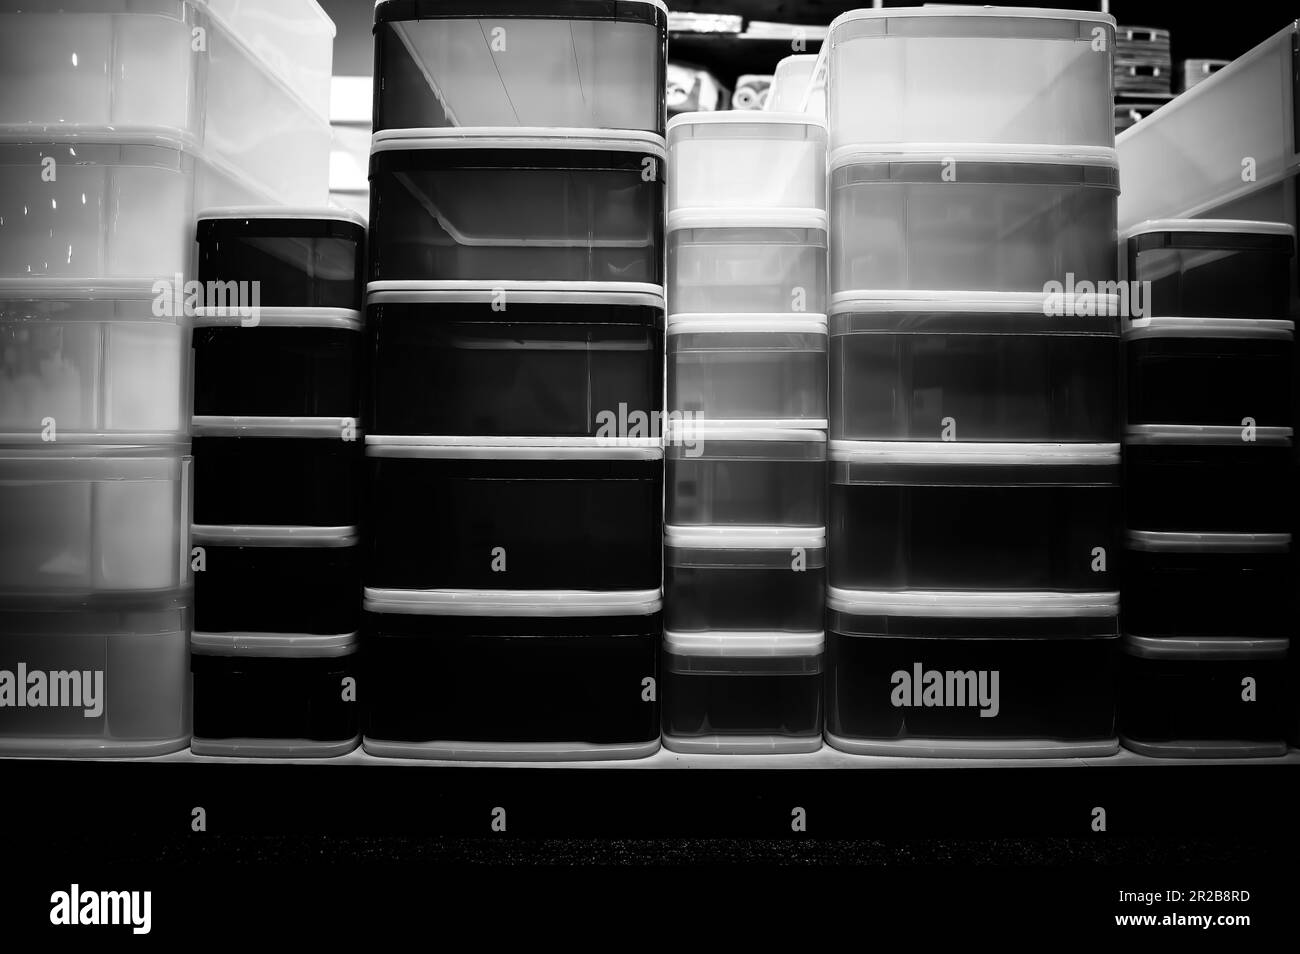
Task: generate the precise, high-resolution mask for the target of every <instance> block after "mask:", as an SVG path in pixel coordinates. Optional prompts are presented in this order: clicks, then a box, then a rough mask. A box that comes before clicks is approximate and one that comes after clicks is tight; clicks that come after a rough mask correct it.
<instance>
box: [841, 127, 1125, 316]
mask: <svg viewBox="0 0 1300 954" xmlns="http://www.w3.org/2000/svg"><path fill="white" fill-rule="evenodd" d="M976 115H978V111H976ZM1118 195H1119V164H1118V162H1117V161H1116V158H1115V150H1113V149H1101V148H1094V149H1083V148H1077V149H1053V148H1050V147H1043V146H1039V147H1031V146H1022V147H1018V148H1015V149H1013V148H1012V147H1000V149H999V151H997V152H987V153H976V152H972V151H971V150H970V147H964V146H961V145H943V146H924V147H918V148H916V149H911V150H909V149H905V148H903V147H895V148H892V149H890V150H885V149H883V148H882V149H880V150H877V151H874V152H873V151H866V150H856V151H855V150H853V149H846V150H840V151H837V152H836V153H834V154H832V156H831V162H830V207H831V265H830V271H831V291H832V292H843V291H854V290H859V289H868V290H884V289H896V290H943V291H949V290H951V291H958V290H960V291H995V292H1039V293H1043V292H1045V291H1046V289H1047V286H1048V283H1050V282H1059V283H1061V284H1062V285H1065V284H1067V283H1069V282H1073V283H1076V284H1077V283H1080V282H1090V283H1096V282H1104V281H1111V282H1113V281H1114V280H1115V279H1116V277H1117V272H1118V269H1119V261H1118V252H1117V248H1116V245H1117V240H1116V234H1117V233H1116V225H1115V208H1116V206H1115V202H1116V198H1117V196H1118Z"/></svg>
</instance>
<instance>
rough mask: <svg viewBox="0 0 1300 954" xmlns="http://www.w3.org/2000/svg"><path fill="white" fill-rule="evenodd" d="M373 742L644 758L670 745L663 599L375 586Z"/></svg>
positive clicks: (392, 752)
mask: <svg viewBox="0 0 1300 954" xmlns="http://www.w3.org/2000/svg"><path fill="white" fill-rule="evenodd" d="M365 609H366V614H365V619H366V622H365V635H364V640H365V648H364V651H365V658H366V665H367V667H368V668H367V683H366V691H367V693H368V698H369V700H370V702H369V704H368V706H369V708H368V716H369V724H368V727H367V729H366V738H365V748H366V751H367V752H368V753H370V754H371V755H380V756H394V757H401V758H428V759H469V760H503V761H506V760H508V761H556V760H576V759H581V760H591V759H632V758H642V757H644V756H647V755H653V754H654V753H655V752H657V751H658V750H659V703H658V701H657V700H658V699H659V698H661V697H662V696H663V692H664V690H663V689H662V688H657V687H656V682H657V680H658V679H659V636H660V631H661V627H662V623H661V618H660V609H661V601H660V598H659V592H658V591H657V590H653V591H649V592H644V593H623V594H616V593H593V592H574V591H558V592H555V591H546V592H528V591H495V592H491V593H484V592H478V591H468V590H461V591H443V592H431V593H423V594H411V593H400V592H391V591H390V592H379V591H372V590H367V593H366V603H365Z"/></svg>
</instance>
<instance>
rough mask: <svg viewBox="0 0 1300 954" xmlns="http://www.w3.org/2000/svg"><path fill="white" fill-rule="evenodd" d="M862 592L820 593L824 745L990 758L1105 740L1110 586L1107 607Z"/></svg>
mask: <svg viewBox="0 0 1300 954" xmlns="http://www.w3.org/2000/svg"><path fill="white" fill-rule="evenodd" d="M980 595H985V594H980ZM863 596H868V597H869V595H868V594H861V593H858V594H849V593H848V591H840V590H837V591H833V594H832V598H831V601H830V604H829V605H830V611H829V620H828V627H829V628H828V631H827V634H826V668H827V679H826V733H827V738H828V740H829V741H830V743H831V744H832V745H834V746H835V747H836V748H839V749H843V750H844V751H848V752H855V753H859V754H869V755H905V756H927V755H928V756H950V757H953V756H955V757H962V756H983V757H997V758H1016V757H1019V756H1036V757H1051V756H1056V757H1068V756H1075V757H1082V756H1088V755H1109V754H1112V753H1113V752H1115V751H1116V750H1117V748H1118V744H1117V741H1116V734H1115V708H1116V696H1117V684H1116V683H1117V663H1118V656H1119V649H1120V637H1119V632H1118V629H1117V618H1116V615H1115V610H1116V609H1117V603H1116V602H1114V601H1113V596H1112V601H1111V602H1110V603H1109V612H1110V615H1087V616H1084V615H1082V614H1085V613H1087V614H1093V613H1099V612H1103V611H1102V610H1100V608H1099V607H1093V608H1087V607H1079V606H1074V605H1071V604H1072V603H1074V602H1075V601H1073V600H1070V599H1068V598H1066V599H1061V600H1058V601H1055V602H1056V603H1057V604H1058V605H1057V606H1055V607H1053V606H1051V604H1050V603H1049V602H1048V601H1035V600H1027V601H1023V605H1018V604H1019V603H1020V601H1017V600H1015V599H1007V600H1004V604H1005V605H1003V606H1002V607H996V606H994V605H992V603H990V602H988V601H980V602H976V603H974V604H973V605H965V604H966V603H967V602H968V601H967V596H966V594H963V593H942V592H938V593H932V594H927V604H928V605H915V606H908V605H904V601H900V600H897V599H896V598H894V599H891V598H890V597H889V595H887V594H886V595H883V598H874V599H873V598H870V597H869V598H867V599H863V598H862V597H863ZM878 596H880V595H878ZM1050 596H1053V597H1055V596H1057V594H1050ZM854 597H857V598H854ZM1090 599H1091V600H1092V601H1094V602H1096V603H1099V604H1104V603H1105V600H1102V599H1099V598H1097V597H1090ZM929 613H934V614H935V615H934V616H928V615H927V614H929ZM1066 614H1070V615H1066ZM1074 614H1079V615H1074Z"/></svg>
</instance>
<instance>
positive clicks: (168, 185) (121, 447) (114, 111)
mask: <svg viewBox="0 0 1300 954" xmlns="http://www.w3.org/2000/svg"><path fill="white" fill-rule="evenodd" d="M74 6H75V10H74V9H73V8H72V7H69V6H68V5H63V8H62V9H59V8H58V6H57V5H51V4H30V3H17V2H3V3H0V87H2V88H3V89H4V91H5V92H4V96H3V97H2V98H0V752H3V753H6V754H24V755H48V756H78V755H80V756H101V755H102V756H118V755H121V756H128V755H155V754H160V753H164V752H170V751H173V750H176V749H180V748H184V747H185V746H186V745H187V744H188V743H189V738H190V705H189V702H190V700H189V687H190V682H189V673H188V666H187V662H186V660H187V657H188V639H189V630H190V622H191V619H190V617H191V609H192V590H191V579H192V578H191V573H190V555H189V550H190V547H189V523H190V483H189V481H190V462H191V459H190V457H189V450H190V448H189V440H190V437H189V435H190V427H189V413H188V408H187V406H186V405H187V401H188V360H187V352H188V348H187V345H186V342H187V340H188V335H189V320H190V319H189V315H188V312H187V310H186V301H187V298H188V296H187V293H186V289H185V285H184V283H185V282H186V280H187V279H192V278H193V277H194V276H193V271H192V265H193V247H194V246H193V233H194V210H195V208H196V207H198V206H201V205H203V204H210V203H213V202H255V201H256V202H265V201H271V200H277V201H278V200H280V198H281V197H282V196H284V195H286V194H290V193H293V192H295V191H296V192H303V191H308V190H311V189H313V188H314V187H316V186H319V187H320V188H321V189H322V190H323V187H324V181H325V179H324V174H325V162H326V161H327V160H326V156H325V154H324V152H323V151H322V152H321V154H320V155H319V157H316V156H315V155H314V153H313V152H312V150H313V142H314V140H313V139H312V136H313V129H315V131H316V133H318V135H319V138H320V141H321V142H322V143H323V142H324V141H325V139H324V137H325V136H327V135H328V129H327V127H326V125H325V121H324V119H323V118H319V117H321V116H323V112H324V108H325V100H324V99H323V98H317V99H316V100H315V101H314V102H309V101H308V100H307V99H304V96H310V95H311V92H312V91H313V90H315V91H317V92H321V91H325V92H327V90H328V80H329V67H330V58H331V50H332V45H331V44H332V37H333V26H332V24H330V22H329V21H328V19H326V18H325V17H324V16H323V14H321V12H320V10H319V8H318V7H316V5H315V4H314V3H306V2H294V3H287V4H282V5H279V6H278V7H277V11H276V14H275V15H274V16H267V15H266V14H265V11H264V10H262V11H259V10H257V9H250V6H251V5H249V4H238V3H235V2H230V0H213V2H211V3H205V2H202V0H189V2H186V0H170V2H169V0H157V2H144V3H132V4H128V5H124V4H121V3H115V2H106V0H86V2H81V3H77V4H75V5H74ZM254 49H256V53H254ZM313 57H315V58H314V59H313ZM317 159H318V161H317ZM322 197H323V192H322Z"/></svg>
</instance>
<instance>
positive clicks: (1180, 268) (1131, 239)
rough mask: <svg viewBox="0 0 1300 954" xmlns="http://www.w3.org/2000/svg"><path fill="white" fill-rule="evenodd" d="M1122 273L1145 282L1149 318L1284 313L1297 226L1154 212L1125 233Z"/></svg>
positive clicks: (1130, 278) (1277, 314) (1274, 314)
mask: <svg viewBox="0 0 1300 954" xmlns="http://www.w3.org/2000/svg"><path fill="white" fill-rule="evenodd" d="M1124 237H1125V238H1126V239H1127V240H1128V242H1127V245H1128V258H1127V262H1128V278H1129V280H1130V281H1137V282H1150V283H1151V295H1150V301H1149V302H1148V306H1149V307H1148V310H1147V317H1151V318H1285V317H1286V315H1287V306H1288V303H1289V301H1290V297H1291V258H1292V256H1293V255H1295V241H1296V240H1295V228H1294V227H1293V226H1291V225H1287V224H1286V223H1283V222H1249V221H1243V220H1238V219H1156V220H1153V221H1148V222H1143V223H1142V224H1141V225H1137V226H1134V227H1133V228H1131V229H1128V230H1127V231H1126V232H1125V233H1124Z"/></svg>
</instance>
